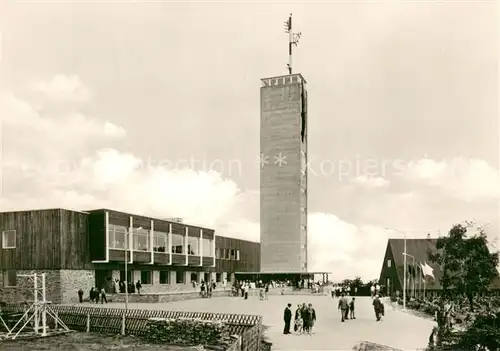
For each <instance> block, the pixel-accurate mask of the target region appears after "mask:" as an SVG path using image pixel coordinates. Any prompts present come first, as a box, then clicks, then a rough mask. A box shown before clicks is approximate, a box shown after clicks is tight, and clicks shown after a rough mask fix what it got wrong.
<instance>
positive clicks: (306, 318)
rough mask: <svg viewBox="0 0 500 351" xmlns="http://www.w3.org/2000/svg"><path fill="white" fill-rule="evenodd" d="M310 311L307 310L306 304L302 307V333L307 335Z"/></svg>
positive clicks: (310, 318) (309, 326) (309, 325)
mask: <svg viewBox="0 0 500 351" xmlns="http://www.w3.org/2000/svg"><path fill="white" fill-rule="evenodd" d="M311 320H312V316H311V311H309V309H308V308H307V305H306V304H303V305H302V321H303V328H302V329H303V331H304V333H309V330H310V329H311Z"/></svg>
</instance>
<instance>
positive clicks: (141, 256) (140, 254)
mask: <svg viewBox="0 0 500 351" xmlns="http://www.w3.org/2000/svg"><path fill="white" fill-rule="evenodd" d="M133 259H134V262H137V263H148V262H151V253H150V252H144V251H134V257H133Z"/></svg>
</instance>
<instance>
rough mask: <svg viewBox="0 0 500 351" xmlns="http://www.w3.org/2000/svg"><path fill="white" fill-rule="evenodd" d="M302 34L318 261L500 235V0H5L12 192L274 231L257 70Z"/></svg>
mask: <svg viewBox="0 0 500 351" xmlns="http://www.w3.org/2000/svg"><path fill="white" fill-rule="evenodd" d="M289 12H293V14H294V27H295V28H296V29H297V30H301V31H302V32H303V34H302V38H301V43H300V47H299V49H297V50H296V56H295V58H294V67H295V71H296V72H301V73H302V74H303V75H304V76H305V77H306V79H307V80H308V88H309V158H310V161H311V164H310V173H309V186H310V188H309V191H308V193H309V238H310V239H309V240H310V248H309V251H310V253H309V254H310V257H311V262H310V263H309V264H310V267H311V268H312V269H314V270H327V271H332V272H333V278H334V279H341V278H344V277H353V276H355V275H360V276H361V277H362V278H364V279H372V278H375V277H377V276H378V274H379V271H380V268H381V264H382V262H381V260H382V258H383V255H384V250H385V246H386V243H387V238H388V237H401V236H402V234H401V233H398V232H395V231H391V230H388V229H386V228H397V229H402V230H406V231H407V232H408V233H409V234H408V235H409V236H415V237H425V235H426V233H427V232H431V233H432V234H435V235H437V234H438V232H439V231H441V232H442V233H443V232H444V231H446V229H448V228H449V227H450V226H451V225H452V224H454V223H458V222H462V221H464V220H473V219H474V220H476V221H477V222H479V223H482V224H487V230H488V232H489V235H490V237H491V238H492V239H494V238H496V237H497V236H498V227H499V226H498V216H499V207H498V200H499V196H500V182H499V178H498V173H497V170H498V160H499V154H498V149H499V142H498V132H499V125H498V97H499V96H498V93H499V90H498V78H499V72H498V53H499V47H498V43H499V40H498V39H499V38H498V33H499V31H498V25H497V23H498V22H499V21H498V11H497V8H496V4H495V2H486V1H484V2H479V1H478V2H468V3H466V2H454V3H452V2H439V3H437V2H436V3H432V2H420V3H419V2H396V1H388V2H377V3H373V2H371V3H370V2H346V3H343V2H332V3H309V2H303V3H288V4H285V3H279V2H275V3H260V2H259V3H257V2H256V3H254V4H250V3H243V2H235V3H232V4H229V3H223V2H211V3H208V2H205V3H204V2H196V3H194V2H193V3H177V2H168V1H164V2H161V1H160V2H146V1H138V2H134V3H127V2H102V3H96V2H90V1H80V2H78V3H76V2H74V3H71V2H59V3H54V2H52V3H51V2H43V1H36V0H35V1H31V2H22V1H20V2H19V1H18V2H11V1H2V2H1V3H0V31H1V38H2V39H1V61H0V117H1V119H2V124H1V126H2V150H1V151H2V152H1V155H2V160H1V161H2V185H3V186H2V197H1V202H0V205H1V208H2V209H3V210H10V209H28V208H46V207H64V208H74V209H92V208H99V207H110V208H113V209H117V210H123V211H130V212H134V213H140V214H147V215H150V216H158V217H182V218H184V219H185V221H186V222H192V223H197V224H202V225H205V226H209V227H213V228H215V229H216V230H217V233H218V234H220V235H228V236H232V237H237V238H245V239H250V240H259V167H260V166H259V164H258V163H257V162H256V159H257V157H258V155H259V127H260V126H259V123H260V122H259V121H260V117H259V107H260V103H259V96H260V95H259V94H260V93H259V88H260V78H262V77H269V76H275V75H281V74H284V73H286V69H285V65H286V63H287V36H286V34H285V33H284V32H283V22H284V21H285V20H286V19H287V16H288V13H289Z"/></svg>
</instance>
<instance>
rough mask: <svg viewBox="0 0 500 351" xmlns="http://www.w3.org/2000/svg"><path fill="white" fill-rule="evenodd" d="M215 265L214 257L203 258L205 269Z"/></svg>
mask: <svg viewBox="0 0 500 351" xmlns="http://www.w3.org/2000/svg"><path fill="white" fill-rule="evenodd" d="M213 264H214V259H213V257H203V261H202V265H203V267H212V266H213Z"/></svg>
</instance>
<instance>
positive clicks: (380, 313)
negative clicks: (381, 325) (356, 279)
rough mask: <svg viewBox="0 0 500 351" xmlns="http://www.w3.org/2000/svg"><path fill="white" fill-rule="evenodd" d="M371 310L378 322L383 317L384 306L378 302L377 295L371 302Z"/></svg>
mask: <svg viewBox="0 0 500 351" xmlns="http://www.w3.org/2000/svg"><path fill="white" fill-rule="evenodd" d="M373 309H374V311H375V318H377V322H378V321H380V318H381V317H382V316H383V315H384V304H383V303H382V301H380V298H379V297H378V295H375V299H374V300H373Z"/></svg>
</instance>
